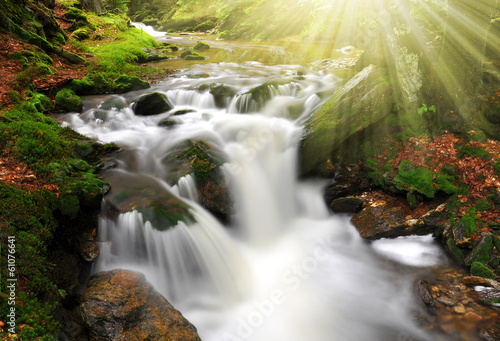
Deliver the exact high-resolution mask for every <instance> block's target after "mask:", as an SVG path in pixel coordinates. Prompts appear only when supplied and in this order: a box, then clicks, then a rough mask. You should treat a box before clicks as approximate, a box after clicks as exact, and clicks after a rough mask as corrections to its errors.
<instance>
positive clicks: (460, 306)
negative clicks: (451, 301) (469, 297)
mask: <svg viewBox="0 0 500 341" xmlns="http://www.w3.org/2000/svg"><path fill="white" fill-rule="evenodd" d="M453 311H454V312H456V313H457V314H465V307H464V305H463V304H462V303H459V304H457V305H456V306H454V307H453Z"/></svg>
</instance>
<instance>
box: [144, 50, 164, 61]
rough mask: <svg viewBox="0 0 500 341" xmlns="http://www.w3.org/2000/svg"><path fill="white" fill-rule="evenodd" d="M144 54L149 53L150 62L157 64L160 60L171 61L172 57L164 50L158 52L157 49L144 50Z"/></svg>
mask: <svg viewBox="0 0 500 341" xmlns="http://www.w3.org/2000/svg"><path fill="white" fill-rule="evenodd" d="M142 50H143V51H144V52H146V53H147V55H148V59H147V61H148V62H156V61H159V60H164V59H170V56H169V55H168V54H167V53H166V52H165V51H162V50H156V49H148V48H145V47H144V48H142Z"/></svg>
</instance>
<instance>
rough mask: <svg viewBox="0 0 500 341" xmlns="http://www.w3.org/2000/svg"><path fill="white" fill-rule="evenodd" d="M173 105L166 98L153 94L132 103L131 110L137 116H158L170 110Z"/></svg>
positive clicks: (157, 93)
mask: <svg viewBox="0 0 500 341" xmlns="http://www.w3.org/2000/svg"><path fill="white" fill-rule="evenodd" d="M173 107H174V106H173V104H172V103H170V101H169V100H168V98H167V97H166V96H165V95H164V94H161V93H159V92H153V93H150V94H147V95H144V96H141V97H139V99H138V100H137V101H136V102H135V103H134V105H133V106H132V109H133V110H134V113H135V114H136V115H139V116H148V115H159V114H162V113H164V112H167V111H169V110H172V108H173Z"/></svg>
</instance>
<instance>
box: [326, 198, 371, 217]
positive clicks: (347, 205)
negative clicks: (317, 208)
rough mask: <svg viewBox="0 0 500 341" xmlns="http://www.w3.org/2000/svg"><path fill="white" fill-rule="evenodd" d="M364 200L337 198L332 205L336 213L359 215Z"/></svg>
mask: <svg viewBox="0 0 500 341" xmlns="http://www.w3.org/2000/svg"><path fill="white" fill-rule="evenodd" d="M363 203H364V202H363V200H360V199H358V198H354V197H345V198H337V199H335V200H333V201H332V203H331V204H330V207H331V209H332V210H333V211H334V212H339V213H358V212H359V211H360V210H361V208H362V206H363Z"/></svg>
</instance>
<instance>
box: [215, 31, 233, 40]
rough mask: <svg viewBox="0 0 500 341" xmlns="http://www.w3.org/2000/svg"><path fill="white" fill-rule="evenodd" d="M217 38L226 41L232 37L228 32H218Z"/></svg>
mask: <svg viewBox="0 0 500 341" xmlns="http://www.w3.org/2000/svg"><path fill="white" fill-rule="evenodd" d="M217 38H218V39H222V40H227V39H231V38H232V35H231V32H230V31H228V30H225V31H222V32H220V33H219V35H218V36H217Z"/></svg>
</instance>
